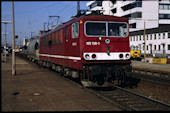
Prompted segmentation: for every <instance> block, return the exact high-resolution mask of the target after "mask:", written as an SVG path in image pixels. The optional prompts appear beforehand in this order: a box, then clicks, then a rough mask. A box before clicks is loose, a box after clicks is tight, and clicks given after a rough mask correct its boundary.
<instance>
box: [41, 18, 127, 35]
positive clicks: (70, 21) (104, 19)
mask: <svg viewBox="0 0 170 113" xmlns="http://www.w3.org/2000/svg"><path fill="white" fill-rule="evenodd" d="M79 20H91V21H111V20H112V21H113V20H114V21H119V22H128V18H125V17H116V16H111V15H85V16H80V17H76V18H73V19H70V20H69V21H67V22H65V23H61V24H60V25H58V27H56V28H55V29H53V30H51V31H49V32H47V33H44V34H43V35H42V36H40V37H43V36H46V35H48V34H50V33H52V32H55V31H57V30H59V29H62V28H63V27H65V26H68V25H70V24H72V23H74V22H77V21H79Z"/></svg>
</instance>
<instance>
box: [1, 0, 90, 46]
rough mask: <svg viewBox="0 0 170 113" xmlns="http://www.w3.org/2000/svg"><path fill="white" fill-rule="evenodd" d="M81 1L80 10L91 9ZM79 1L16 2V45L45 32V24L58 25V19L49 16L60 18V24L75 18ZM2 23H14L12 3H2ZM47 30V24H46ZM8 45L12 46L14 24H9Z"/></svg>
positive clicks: (2, 37)
mask: <svg viewBox="0 0 170 113" xmlns="http://www.w3.org/2000/svg"><path fill="white" fill-rule="evenodd" d="M87 2H89V1H80V9H82V10H86V9H89V8H88V7H87V6H86V3H87ZM76 12H77V1H15V2H14V13H15V35H18V36H19V38H18V39H16V44H22V43H23V39H24V38H30V37H31V34H32V36H35V35H36V36H37V35H38V33H39V31H40V30H44V22H53V24H54V25H55V24H57V18H54V17H53V18H51V19H49V16H60V18H59V20H58V23H61V22H66V21H68V20H70V19H71V16H75V15H76ZM1 21H12V2H11V1H2V2H1ZM46 30H47V24H46ZM7 33H8V34H7V35H6V36H7V44H8V45H11V44H12V23H10V24H7ZM4 34H5V25H4V24H3V23H1V45H4V39H5V35H4Z"/></svg>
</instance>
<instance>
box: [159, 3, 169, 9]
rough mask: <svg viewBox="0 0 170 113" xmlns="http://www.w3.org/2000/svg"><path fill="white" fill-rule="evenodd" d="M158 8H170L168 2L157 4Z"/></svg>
mask: <svg viewBox="0 0 170 113" xmlns="http://www.w3.org/2000/svg"><path fill="white" fill-rule="evenodd" d="M159 9H161V10H170V4H159Z"/></svg>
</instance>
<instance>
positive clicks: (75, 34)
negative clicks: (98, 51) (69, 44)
mask: <svg viewBox="0 0 170 113" xmlns="http://www.w3.org/2000/svg"><path fill="white" fill-rule="evenodd" d="M78 37H79V23H78V22H76V23H73V24H72V39H74V38H78Z"/></svg>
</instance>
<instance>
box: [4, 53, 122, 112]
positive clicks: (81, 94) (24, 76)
mask: <svg viewBox="0 0 170 113" xmlns="http://www.w3.org/2000/svg"><path fill="white" fill-rule="evenodd" d="M11 67H12V66H11V55H10V56H8V57H7V63H4V62H2V61H1V109H2V111H4V112H7V111H18V112H24V111H122V110H121V109H120V108H118V107H116V106H114V105H113V104H111V103H109V102H107V101H105V100H103V99H101V98H99V97H97V96H96V95H94V94H91V93H89V92H87V91H86V90H84V89H83V88H81V87H78V86H77V85H75V84H72V83H71V82H69V81H67V80H65V79H63V78H62V77H59V76H58V75H57V73H55V72H52V71H50V70H48V69H46V68H42V67H38V66H37V65H36V64H33V63H30V62H29V61H26V60H24V59H22V58H19V57H16V75H12V71H11Z"/></svg>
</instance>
